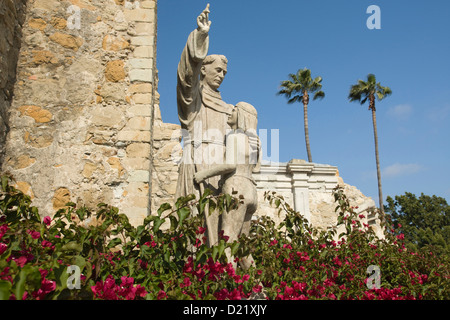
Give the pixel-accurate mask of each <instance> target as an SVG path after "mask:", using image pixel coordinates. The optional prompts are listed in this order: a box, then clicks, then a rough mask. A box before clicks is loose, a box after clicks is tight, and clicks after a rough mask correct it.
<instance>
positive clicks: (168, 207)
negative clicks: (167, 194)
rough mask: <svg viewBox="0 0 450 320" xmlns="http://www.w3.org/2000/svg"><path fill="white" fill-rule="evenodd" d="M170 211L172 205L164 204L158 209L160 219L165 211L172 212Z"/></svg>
mask: <svg viewBox="0 0 450 320" xmlns="http://www.w3.org/2000/svg"><path fill="white" fill-rule="evenodd" d="M170 209H172V206H171V205H170V204H168V203H163V204H162V205H161V206H160V207H159V209H158V217H161V214H162V213H163V212H164V211H167V210H170Z"/></svg>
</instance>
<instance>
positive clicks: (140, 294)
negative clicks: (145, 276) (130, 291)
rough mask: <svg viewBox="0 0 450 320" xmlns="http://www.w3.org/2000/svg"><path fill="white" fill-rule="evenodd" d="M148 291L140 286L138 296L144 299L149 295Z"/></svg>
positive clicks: (137, 286)
mask: <svg viewBox="0 0 450 320" xmlns="http://www.w3.org/2000/svg"><path fill="white" fill-rule="evenodd" d="M147 293H148V292H147V291H146V290H145V288H144V287H143V286H141V285H140V284H138V285H136V295H137V296H139V297H141V298H144V297H145V296H146V295H147Z"/></svg>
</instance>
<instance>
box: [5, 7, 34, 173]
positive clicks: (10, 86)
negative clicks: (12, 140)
mask: <svg viewBox="0 0 450 320" xmlns="http://www.w3.org/2000/svg"><path fill="white" fill-rule="evenodd" d="M27 2H28V1H27V0H15V1H14V0H4V1H0V167H1V165H2V162H3V159H4V156H5V141H6V136H7V134H8V131H9V108H10V106H11V102H12V99H13V97H14V84H15V82H16V67H17V60H18V57H19V51H20V47H21V42H22V26H23V23H24V22H25V16H26V15H25V13H26V6H27Z"/></svg>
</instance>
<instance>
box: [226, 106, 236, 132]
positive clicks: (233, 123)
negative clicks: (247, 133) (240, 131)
mask: <svg viewBox="0 0 450 320" xmlns="http://www.w3.org/2000/svg"><path fill="white" fill-rule="evenodd" d="M237 123H238V113H237V108H236V107H234V108H233V110H232V111H231V114H230V115H229V116H228V120H227V124H228V125H229V126H230V127H231V128H232V129H237Z"/></svg>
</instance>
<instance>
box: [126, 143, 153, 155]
mask: <svg viewBox="0 0 450 320" xmlns="http://www.w3.org/2000/svg"><path fill="white" fill-rule="evenodd" d="M127 156H128V157H129V158H147V159H148V158H150V144H149V143H138V142H136V143H132V144H130V145H129V146H128V147H127Z"/></svg>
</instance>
